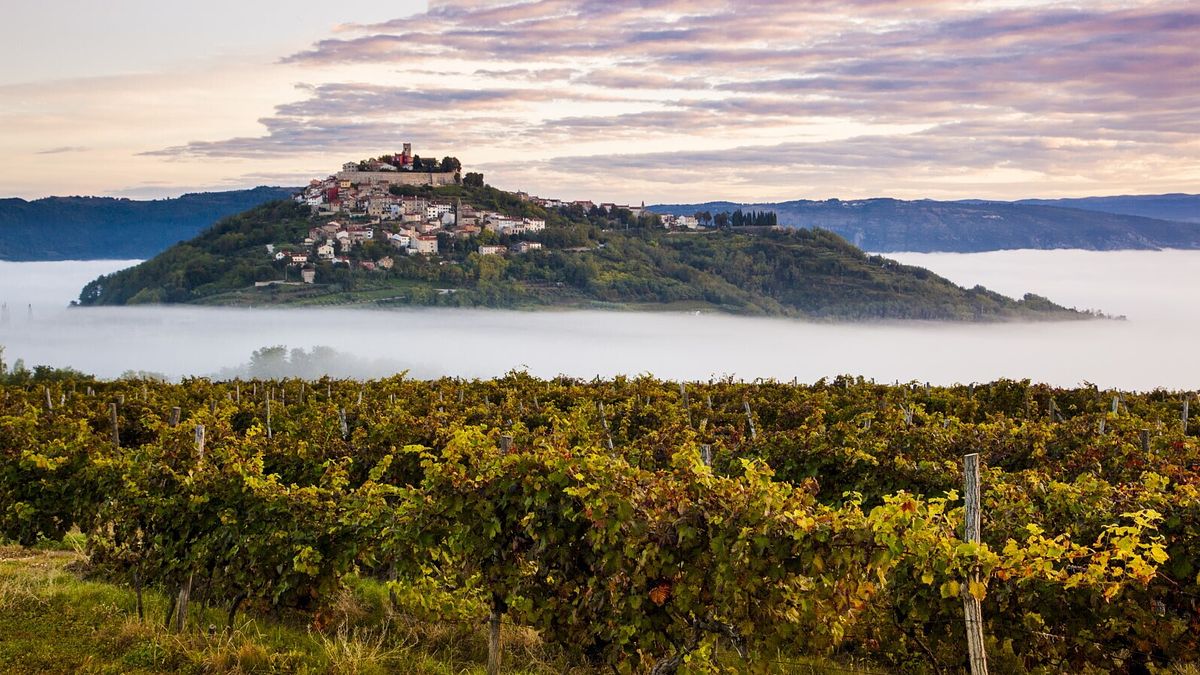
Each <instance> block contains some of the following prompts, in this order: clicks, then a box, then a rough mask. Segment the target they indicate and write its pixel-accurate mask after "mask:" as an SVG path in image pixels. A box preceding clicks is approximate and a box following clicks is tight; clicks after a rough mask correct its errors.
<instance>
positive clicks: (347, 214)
mask: <svg viewBox="0 0 1200 675" xmlns="http://www.w3.org/2000/svg"><path fill="white" fill-rule="evenodd" d="M450 186H464V187H468V188H482V187H483V186H484V184H483V175H482V174H479V173H466V174H465V175H464V174H463V173H462V165H461V163H460V162H459V161H458V159H456V158H454V157H445V158H443V159H442V160H441V161H440V162H439V161H437V160H423V159H422V158H421V157H419V156H416V155H413V154H412V144H410V143H405V144H404V149H403V151H401V152H398V153H393V154H389V155H383V156H380V157H376V158H372V159H367V160H363V161H359V162H348V163H346V164H344V165H343V166H342V170H341V171H339V172H337V173H336V174H333V175H331V176H329V177H327V178H325V179H323V180H313V181H311V182H310V183H309V185H308V186H307V187H306V188H304V189H303V190H302V191H301V192H299V193H297V194H296V195H295V197H294V199H295V201H296V202H297V203H298V204H303V205H306V206H308V207H310V208H311V209H312V214H313V216H314V217H315V218H320V219H327V220H326V222H323V223H321V224H319V225H314V226H313V227H312V228H310V229H309V231H308V236H307V237H305V238H304V239H303V240H302V241H299V242H295V245H293V246H287V247H277V246H275V245H273V244H268V245H267V252H268V254H269V255H271V256H274V259H275V260H277V261H281V262H284V263H287V264H289V265H292V266H297V267H300V268H301V278H302V280H303V282H305V283H314V282H315V280H316V276H317V264H319V263H321V262H328V263H330V264H332V265H342V266H346V267H358V268H360V269H363V270H376V269H382V270H390V269H392V268H393V267H394V266H395V262H396V261H395V258H394V257H393V256H392V255H383V256H379V257H377V258H375V259H373V260H372V259H369V258H370V256H367V257H366V258H364V257H363V256H362V255H356V254H355V252H356V250H357V251H361V250H362V245H363V244H366V243H368V242H379V243H381V244H384V245H386V246H385V248H384V249H382V250H386V251H387V252H389V253H391V254H403V255H425V256H435V255H438V254H439V253H440V252H441V251H442V250H443V248H445V247H444V246H443V245H442V243H441V242H445V241H447V240H456V241H461V242H469V243H471V244H472V246H471V248H472V250H474V251H475V252H477V253H478V254H479V255H481V256H487V255H507V254H521V253H527V252H529V251H538V250H542V248H543V247H544V244H543V242H541V241H537V240H535V239H534V238H531V237H529V236H528V235H536V234H538V233H540V232H542V231H544V230H545V229H546V218H544V217H529V216H522V215H511V213H504V212H500V211H499V210H488V209H482V208H476V207H475V206H473V205H471V204H470V203H466V202H464V200H463V198H462V196H458V195H456V196H438V193H439V192H441V193H444V194H445V193H448V192H449V191H447V190H439V188H447V187H450ZM512 194H513V195H515V196H516V198H517V199H519V200H520V201H521V202H524V203H526V204H531V205H535V206H537V207H540V208H542V209H547V210H555V211H559V210H575V211H582V212H584V213H588V214H592V215H602V216H605V217H609V218H612V219H614V220H616V221H617V222H619V223H624V224H625V225H629V224H630V223H636V224H638V225H640V226H644V225H648V224H653V225H655V226H659V227H664V228H667V229H672V228H679V229H691V230H698V229H701V227H702V226H701V223H700V220H699V219H698V218H697V217H695V216H676V215H669V216H658V215H656V214H652V213H650V212H649V211H647V210H646V208H645V204H642V205H641V206H627V205H623V204H615V203H611V202H608V203H599V204H597V203H595V202H592V201H563V200H560V199H547V198H542V197H537V196H533V195H529V194H528V193H525V192H516V193H512ZM701 217H703V216H701ZM371 250H372V251H374V252H379V251H380V250H381V249H380V248H379V247H374V248H372V249H371ZM271 283H273V282H260V285H269V284H271Z"/></svg>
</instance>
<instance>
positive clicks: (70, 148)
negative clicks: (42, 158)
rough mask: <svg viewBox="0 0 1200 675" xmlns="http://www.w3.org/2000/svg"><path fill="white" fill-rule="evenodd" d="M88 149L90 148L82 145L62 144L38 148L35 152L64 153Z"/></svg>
mask: <svg viewBox="0 0 1200 675" xmlns="http://www.w3.org/2000/svg"><path fill="white" fill-rule="evenodd" d="M88 150H91V148H87V147H84V146H82V145H63V146H60V147H57V148H49V149H46V150H39V151H38V153H37V154H39V155H65V154H67V153H76V152H87V151H88Z"/></svg>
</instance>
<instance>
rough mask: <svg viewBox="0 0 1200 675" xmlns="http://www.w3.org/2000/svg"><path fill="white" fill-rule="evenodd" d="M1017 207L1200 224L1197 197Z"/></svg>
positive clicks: (1040, 201)
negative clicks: (1109, 214)
mask: <svg viewBox="0 0 1200 675" xmlns="http://www.w3.org/2000/svg"><path fill="white" fill-rule="evenodd" d="M1017 203H1018V204H1037V205H1041V206H1061V207H1065V208H1071V209H1083V210H1084V211H1103V212H1105V213H1119V214H1123V215H1126V216H1142V217H1145V218H1158V219H1160V220H1178V221H1182V222H1186V223H1200V195H1188V194H1181V193H1175V194H1166V195H1120V196H1116V197H1081V198H1077V199H1022V200H1020V201H1018V202H1017Z"/></svg>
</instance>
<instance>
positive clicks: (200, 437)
mask: <svg viewBox="0 0 1200 675" xmlns="http://www.w3.org/2000/svg"><path fill="white" fill-rule="evenodd" d="M196 456H197V457H199V461H201V462H203V461H204V425H203V424H197V425H196Z"/></svg>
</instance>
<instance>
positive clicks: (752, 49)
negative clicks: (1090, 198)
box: [152, 0, 1200, 197]
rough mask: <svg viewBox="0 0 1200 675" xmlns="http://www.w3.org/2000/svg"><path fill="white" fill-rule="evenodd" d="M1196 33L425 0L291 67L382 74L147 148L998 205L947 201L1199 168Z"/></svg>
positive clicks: (822, 11)
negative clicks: (838, 183) (409, 153)
mask: <svg viewBox="0 0 1200 675" xmlns="http://www.w3.org/2000/svg"><path fill="white" fill-rule="evenodd" d="M1197 32H1200V6H1196V5H1195V4H1194V3H1192V2H1182V1H1176V0H1124V1H1117V0H1096V1H1095V2H1090V3H1087V4H1086V5H1080V6H1068V5H1064V4H1062V3H1059V2H1056V1H1054V0H1026V1H1024V2H1000V1H999V0H980V1H979V2H975V3H961V2H951V1H950V0H811V1H809V2H804V3H792V2H766V1H759V2H744V1H735V0H689V1H685V0H641V1H639V2H610V1H602V0H522V1H517V0H512V1H495V2H483V1H470V0H453V1H443V2H436V1H435V2H431V3H430V7H429V10H428V11H427V12H425V13H421V14H416V15H414V16H410V17H406V18H402V19H396V20H393V21H388V22H384V23H380V24H372V25H356V26H344V27H342V28H341V29H340V30H339V32H338V33H337V34H336V36H335V37H333V38H331V39H327V40H323V41H320V42H318V43H316V44H315V45H313V46H312V47H311V48H310V49H307V50H305V51H302V52H300V53H297V54H293V55H290V56H288V57H286V58H285V59H283V62H284V63H286V64H289V66H291V67H297V68H305V69H310V72H314V73H316V72H335V73H345V72H355V71H354V69H356V68H371V69H376V70H377V69H379V68H380V67H383V66H386V67H388V68H390V69H392V70H391V71H390V75H389V76H388V77H384V78H381V79H380V80H376V79H372V80H371V81H370V82H369V83H364V82H362V81H357V82H355V81H346V80H342V81H336V82H324V83H320V84H315V85H312V86H306V87H303V88H301V90H300V96H301V97H300V99H299V100H296V101H293V102H289V103H284V104H281V105H279V106H277V107H276V109H275V112H274V113H273V114H272V115H270V116H268V117H264V118H263V119H262V120H260V122H261V124H262V127H263V133H262V134H261V135H258V136H239V137H236V138H230V139H225V140H215V141H197V142H193V143H188V144H185V145H179V146H174V147H170V148H167V149H164V150H159V151H155V152H154V153H152V154H154V155H155V156H169V157H175V158H179V157H189V156H199V157H214V158H217V157H235V158H236V157H241V158H244V157H286V156H288V155H289V154H309V153H312V152H314V151H320V152H328V153H335V152H340V153H341V154H342V155H343V156H346V155H349V154H352V153H353V152H354V151H358V150H359V149H364V150H365V149H379V148H381V147H382V146H383V145H386V144H388V143H394V141H395V140H397V139H399V138H405V139H411V140H414V141H417V142H419V143H422V144H427V145H433V146H436V147H437V148H445V149H446V151H448V152H453V151H454V150H455V148H469V149H472V151H473V152H474V153H477V156H476V157H474V158H471V157H467V158H466V159H468V160H472V159H473V160H474V161H477V162H479V163H481V164H485V165H487V166H489V167H493V168H494V169H496V170H512V171H516V172H518V173H517V174H516V175H520V176H527V177H533V180H534V184H533V187H538V188H539V189H542V188H543V186H544V188H545V189H546V190H549V189H551V188H553V187H554V184H553V183H552V182H551V181H552V180H553V173H552V170H554V169H561V170H570V171H573V172H576V173H577V174H578V176H577V177H576V180H579V181H582V180H583V177H584V176H586V175H590V176H591V178H592V181H593V182H594V183H596V184H597V188H596V189H599V184H601V183H604V184H606V185H607V184H611V182H612V181H611V180H610V179H611V177H612V176H611V173H610V172H609V170H608V167H611V166H613V164H612V163H610V162H615V163H616V164H617V165H620V166H622V167H625V168H627V169H628V170H629V171H630V172H631V173H630V174H626V175H624V176H622V181H624V184H625V188H626V189H628V190H633V189H644V188H646V187H650V186H658V187H659V188H660V189H664V190H670V191H673V192H672V195H679V194H680V193H679V192H678V191H679V189H680V188H682V187H683V186H685V185H690V188H689V189H690V190H692V191H695V190H698V189H700V187H699V186H697V185H695V184H690V183H688V182H686V181H677V180H668V181H666V182H662V181H657V180H651V181H649V182H648V183H644V184H640V185H639V184H635V183H633V182H631V181H634V180H636V179H635V178H634V177H636V176H639V175H641V176H647V175H660V174H663V175H671V176H680V175H687V176H690V177H691V178H690V179H689V180H694V179H695V177H696V176H698V175H704V174H706V173H707V174H709V175H711V172H710V162H711V157H713V156H714V153H720V154H721V156H722V157H724V158H725V161H726V164H725V166H728V165H731V164H739V163H741V159H742V158H738V157H732V158H731V157H730V153H731V151H734V150H735V149H738V148H754V149H755V151H754V154H753V155H751V158H750V159H748V160H747V161H746V162H745V163H746V164H749V165H754V167H755V168H754V169H753V171H754V172H756V173H763V172H764V171H765V172H766V173H769V177H770V180H769V183H768V184H769V185H771V186H782V185H784V184H788V183H790V184H793V185H798V186H801V187H803V186H804V185H810V184H812V181H813V180H814V178H815V177H817V176H819V175H820V174H821V173H822V172H824V173H826V174H829V175H838V176H841V172H843V171H846V170H848V169H849V168H850V167H853V169H854V170H855V171H860V172H863V173H862V174H861V175H859V176H857V177H856V179H855V183H856V184H857V185H863V186H864V187H863V189H866V190H868V191H874V192H876V193H885V192H887V191H888V190H889V189H891V186H894V185H896V183H895V181H894V180H893V177H894V176H900V177H902V178H906V179H911V178H912V177H913V176H921V175H926V176H928V177H929V179H930V180H933V178H934V177H941V178H943V179H947V178H955V176H956V174H963V173H970V174H971V175H973V176H976V175H977V178H978V179H979V180H980V181H983V182H972V183H969V185H970V187H971V188H972V189H976V188H979V187H980V186H982V187H984V188H985V190H990V191H989V192H987V193H986V194H962V195H961V196H994V197H1003V196H1006V195H1005V194H1001V193H1000V192H997V190H1002V189H1018V188H1020V189H1023V188H1024V186H1025V185H1026V183H1023V182H1021V183H1019V184H1017V183H1011V182H1009V181H1007V180H1006V178H1005V177H1006V176H1011V175H1012V174H1011V172H1012V171H1014V167H1020V169H1019V170H1020V171H1021V172H1024V173H1022V174H1021V176H1024V178H1026V179H1028V178H1030V177H1031V176H1032V175H1035V174H1036V175H1038V176H1041V177H1042V178H1043V180H1048V181H1049V183H1046V184H1056V185H1060V186H1064V189H1065V188H1066V187H1067V186H1089V187H1092V186H1094V187H1095V188H1096V189H1099V190H1102V191H1107V190H1112V189H1117V185H1119V184H1110V183H1106V182H1105V181H1112V180H1119V176H1121V175H1122V173H1126V174H1127V173H1128V169H1129V167H1130V166H1131V165H1132V166H1137V167H1139V171H1140V170H1144V169H1145V168H1147V167H1151V166H1152V167H1153V168H1154V170H1155V171H1158V172H1159V173H1158V177H1159V178H1160V179H1162V180H1163V181H1164V182H1170V183H1172V184H1187V183H1188V181H1194V180H1196V179H1198V178H1200V166H1198V163H1197V159H1196V157H1197V155H1196V141H1195V140H1194V139H1195V134H1196V132H1197V131H1200V123H1198V122H1197V120H1200V87H1196V86H1194V83H1196V82H1200V50H1196V49H1195V48H1194V41H1195V35H1196V34H1197ZM914 130H915V131H916V132H917V133H916V135H914ZM968 153H969V156H968ZM460 154H464V155H465V154H467V153H466V152H465V151H463V152H461V153H460ZM593 155H594V156H596V157H598V158H600V159H598V160H596V161H594V162H587V161H582V160H580V159H579V158H580V157H587V156H593ZM517 156H519V157H521V158H522V160H523V161H520V162H514V161H512V160H511V158H512V157H517ZM800 160H802V161H800ZM769 162H778V164H776V165H773V166H771V167H770V169H769V170H764V169H762V168H760V167H761V166H762V165H764V164H766V163H769ZM989 171H990V172H993V177H992V179H990V180H988V179H987V178H986V176H985V174H986V173H987V172H989ZM589 172H590V174H589ZM1006 172H1007V173H1006ZM961 177H962V176H961V175H959V176H958V178H961ZM755 184H758V185H762V184H763V183H762V182H761V181H759V180H745V179H731V180H730V181H728V182H726V183H724V185H725V186H726V187H728V188H730V189H734V190H742V189H746V188H748V187H750V186H753V185H755ZM821 184H822V185H826V184H829V181H822V183H821ZM952 184H953V183H947V184H946V185H952ZM704 185H706V186H710V187H712V188H714V189H715V188H719V187H721V186H722V183H720V182H719V181H718V182H716V183H713V182H708V183H705V184H704ZM989 186H990V187H989ZM772 189H774V188H772ZM914 189H915V188H914ZM663 196H664V197H667V195H665V194H664V195H663ZM713 196H717V195H713ZM764 196H765V195H764ZM792 196H803V195H799V194H797V195H792ZM1007 196H1023V195H1007Z"/></svg>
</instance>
